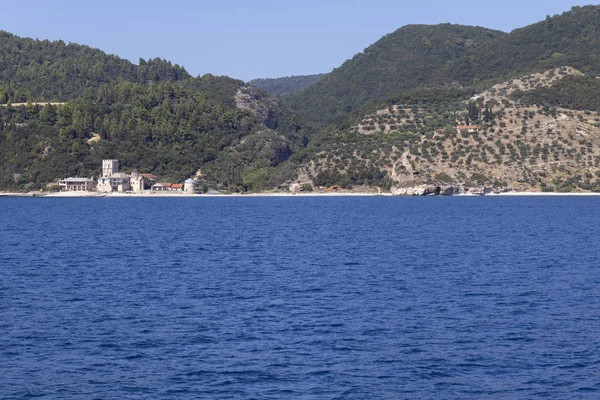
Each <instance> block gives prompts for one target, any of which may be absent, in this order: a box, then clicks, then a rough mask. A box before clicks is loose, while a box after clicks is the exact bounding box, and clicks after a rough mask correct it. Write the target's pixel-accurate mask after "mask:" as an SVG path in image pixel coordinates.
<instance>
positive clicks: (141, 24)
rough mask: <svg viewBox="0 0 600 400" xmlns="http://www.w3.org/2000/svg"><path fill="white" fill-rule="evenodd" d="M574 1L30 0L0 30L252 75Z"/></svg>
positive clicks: (524, 17) (528, 19)
mask: <svg viewBox="0 0 600 400" xmlns="http://www.w3.org/2000/svg"><path fill="white" fill-rule="evenodd" d="M585 4H589V2H586V1H577V0H519V1H517V0H502V1H481V0H479V1H478V0H454V1H451V0H410V1H406V0H330V1H327V0H320V1H319V0H299V1H290V2H288V1H283V0H281V1H275V0H254V1H252V0H247V1H246V0H221V1H218V0H215V1H205V0H197V1H192V0H190V1H188V0H180V1H164V0H162V1H155V0H145V1H138V0H131V1H128V0H120V1H115V0H104V1H87V0H54V1H47V0H28V1H6V2H3V4H2V14H1V15H2V18H1V20H2V23H1V24H0V29H2V30H6V31H9V32H12V33H14V34H16V35H19V36H28V37H33V38H36V37H37V38H39V39H51V40H57V39H63V40H64V41H66V42H75V43H81V44H86V45H89V46H92V47H97V48H99V49H102V50H103V51H105V52H107V53H111V54H117V55H118V56H120V57H123V58H126V59H129V60H131V61H133V62H135V63H137V61H138V59H139V58H140V57H142V58H150V57H161V58H166V59H168V60H171V61H172V62H174V63H178V64H180V65H182V66H184V67H185V68H186V70H187V71H188V72H190V73H191V74H192V75H203V74H205V73H212V74H215V75H229V76H231V77H234V78H238V79H243V80H249V79H252V78H269V77H279V76H288V75H305V74H313V73H320V72H329V71H331V70H332V69H333V68H335V67H338V66H339V65H341V63H342V62H344V61H345V60H346V59H348V58H351V57H352V56H353V55H354V54H356V53H357V52H360V51H362V50H363V49H364V48H365V47H367V46H369V45H370V44H372V43H373V42H375V41H377V40H378V39H379V38H381V37H382V36H383V35H385V34H387V33H390V32H393V31H395V30H396V29H398V28H400V27H402V26H404V25H407V24H436V23H442V22H451V23H457V24H465V25H479V26H485V27H488V28H493V29H499V30H503V31H510V30H512V29H515V28H519V27H522V26H525V25H528V24H531V23H534V22H537V21H540V20H542V19H544V18H545V17H546V15H548V14H550V15H554V14H560V13H562V12H564V11H567V10H569V9H570V8H571V7H572V6H574V5H585Z"/></svg>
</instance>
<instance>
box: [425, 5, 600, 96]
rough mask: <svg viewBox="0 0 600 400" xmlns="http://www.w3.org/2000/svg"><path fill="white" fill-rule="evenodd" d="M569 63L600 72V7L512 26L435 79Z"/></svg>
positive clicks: (495, 76) (506, 74)
mask: <svg viewBox="0 0 600 400" xmlns="http://www.w3.org/2000/svg"><path fill="white" fill-rule="evenodd" d="M560 66H571V67H574V68H576V69H578V70H580V71H582V72H584V73H591V74H595V75H600V6H585V7H573V8H572V9H571V11H568V12H565V13H563V14H562V15H555V16H548V17H546V20H544V21H541V22H538V23H536V24H533V25H529V26H527V27H524V28H521V29H516V30H514V31H512V32H511V33H510V34H508V35H503V36H499V37H498V38H497V40H494V41H492V42H490V43H488V45H487V46H483V47H481V48H479V49H478V50H477V51H476V52H474V53H473V54H470V55H466V56H464V57H461V58H460V59H457V60H454V61H451V62H449V63H448V64H447V65H445V66H444V67H443V68H442V69H441V70H440V71H439V73H438V74H437V78H436V80H435V81H436V82H444V81H448V80H455V81H460V82H461V83H462V84H467V85H470V84H472V83H473V81H474V80H499V79H502V78H510V77H516V76H519V75H522V74H527V73H530V72H533V71H536V70H544V69H548V68H553V67H560Z"/></svg>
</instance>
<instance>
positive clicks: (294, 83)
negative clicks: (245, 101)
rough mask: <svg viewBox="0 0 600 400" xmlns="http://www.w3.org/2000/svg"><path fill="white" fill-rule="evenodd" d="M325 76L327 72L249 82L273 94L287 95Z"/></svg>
mask: <svg viewBox="0 0 600 400" xmlns="http://www.w3.org/2000/svg"><path fill="white" fill-rule="evenodd" d="M325 76H327V74H316V75H301V76H287V77H284V78H270V79H254V80H251V81H250V82H248V84H249V85H252V86H256V87H257V88H259V89H262V90H264V91H265V92H267V93H269V94H271V95H273V96H286V95H289V94H292V93H295V92H298V91H300V90H302V89H306V88H307V87H309V86H312V85H314V84H315V83H317V82H319V81H320V80H321V79H323V78H325Z"/></svg>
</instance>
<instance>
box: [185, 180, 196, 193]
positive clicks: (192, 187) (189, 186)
mask: <svg viewBox="0 0 600 400" xmlns="http://www.w3.org/2000/svg"><path fill="white" fill-rule="evenodd" d="M195 191H196V181H195V180H193V179H192V178H189V179H186V181H185V183H184V185H183V192H184V193H186V194H194V192H195Z"/></svg>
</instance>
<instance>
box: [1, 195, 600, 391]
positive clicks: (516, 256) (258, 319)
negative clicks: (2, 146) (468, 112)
mask: <svg viewBox="0 0 600 400" xmlns="http://www.w3.org/2000/svg"><path fill="white" fill-rule="evenodd" d="M599 229H600V198H596V197H581V198H580V197H577V198H575V197H569V198H560V197H552V198H547V197H544V198H518V197H514V198H498V197H483V198H456V197H452V198H382V197H375V198H297V197H293V198H193V199H190V198H186V199H179V198H175V199H174V198H170V199H116V198H103V199H49V198H45V199H29V198H4V199H0V398H2V399H5V398H6V399H21V398H22V399H26V398H42V399H153V398H156V399H180V398H194V399H196V398H203V399H401V398H406V399H471V398H478V399H479V398H485V399H518V398H523V399H530V398H551V399H582V398H590V399H596V398H600V292H599V284H600V246H599V240H598V238H599V235H598V230H599Z"/></svg>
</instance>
